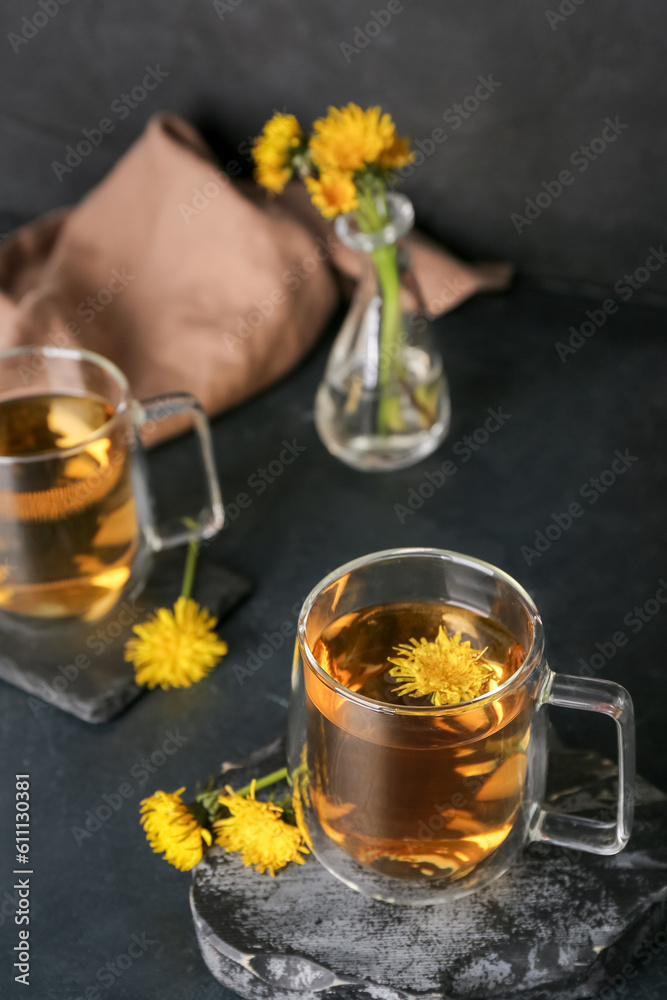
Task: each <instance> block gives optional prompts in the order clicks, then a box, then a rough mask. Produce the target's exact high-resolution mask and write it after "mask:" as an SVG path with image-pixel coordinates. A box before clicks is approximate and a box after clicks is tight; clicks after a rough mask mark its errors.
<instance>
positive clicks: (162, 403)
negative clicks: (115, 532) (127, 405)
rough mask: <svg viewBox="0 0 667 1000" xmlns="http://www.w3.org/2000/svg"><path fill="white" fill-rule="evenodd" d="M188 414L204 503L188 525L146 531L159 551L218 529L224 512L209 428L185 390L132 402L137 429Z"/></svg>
mask: <svg viewBox="0 0 667 1000" xmlns="http://www.w3.org/2000/svg"><path fill="white" fill-rule="evenodd" d="M181 414H191V416H192V418H193V423H194V430H195V432H196V434H197V437H198V438H199V447H200V450H201V457H202V462H203V465H204V473H205V478H206V489H207V493H208V505H207V506H206V507H204V509H203V510H201V511H200V513H199V517H198V520H197V521H196V523H194V524H193V525H192V527H189V526H185V525H184V523H183V521H179V522H178V525H177V526H176V525H174V526H172V527H169V526H165V527H162V528H160V529H158V530H155V529H153V530H150V534H149V541H150V544H151V548H152V549H153V550H154V551H156V552H160V551H161V550H162V549H173V548H174V547H175V546H177V545H183V544H185V543H186V542H190V541H193V540H194V539H202V538H212V537H213V535H216V534H217V533H218V531H220V529H221V528H222V526H223V524H224V520H225V511H224V507H223V505H222V497H221V496H220V484H219V483H218V475H217V472H216V468H215V459H214V457H213V446H212V444H211V430H210V428H209V423H208V418H207V417H206V414H205V413H204V410H203V408H202V405H201V403H200V402H199V400H198V399H196V398H195V396H193V395H192V394H191V393H189V392H168V393H165V394H164V395H162V396H152V397H151V398H150V399H142V400H141V401H137V400H135V401H134V403H133V417H134V423H135V425H136V426H137V428H138V429H141V428H142V427H145V426H146V424H149V423H157V422H158V421H160V420H166V419H167V418H169V417H176V416H180V415H181Z"/></svg>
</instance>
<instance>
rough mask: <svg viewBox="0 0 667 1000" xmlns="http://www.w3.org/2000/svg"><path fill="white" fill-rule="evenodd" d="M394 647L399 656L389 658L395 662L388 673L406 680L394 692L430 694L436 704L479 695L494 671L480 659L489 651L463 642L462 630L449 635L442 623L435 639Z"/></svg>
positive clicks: (414, 696)
mask: <svg viewBox="0 0 667 1000" xmlns="http://www.w3.org/2000/svg"><path fill="white" fill-rule="evenodd" d="M395 648H396V651H397V652H398V653H399V655H398V656H397V657H391V656H390V657H389V662H390V663H395V664H396V666H394V667H392V668H391V670H390V671H389V673H390V674H391V676H392V677H397V678H399V679H400V680H401V681H403V683H402V684H401V685H400V686H399V687H397V688H394V692H395V693H396V694H399V695H405V694H407V695H410V697H411V698H423V697H426V696H427V695H430V697H431V701H432V702H433V704H434V705H455V704H458V702H461V701H470V699H471V698H476V697H477V695H478V694H481V692H482V688H483V687H484V685H485V684H486V682H487V681H488V679H489V677H490V676H491V674H492V673H493V671H492V670H491V668H490V667H489V666H487V665H486V663H483V662H482V661H481V657H482V656H483V654H484V653H485V652H486V650H484V649H483V650H482V651H481V652H478V651H477V650H476V649H473V648H472V646H471V645H470V643H469V642H467V641H466V642H461V633H460V632H457V633H456V634H455V635H454V636H452V637H451V638H450V637H449V636H448V635H447V632H446V631H445V629H444V628H443V627H442V625H441V626H440V628H439V630H438V635H437V637H436V639H435V641H434V642H429V641H428V640H427V639H419V640H417V639H410V642H409V643H405V642H403V643H401V644H400V645H399V646H396V647H395Z"/></svg>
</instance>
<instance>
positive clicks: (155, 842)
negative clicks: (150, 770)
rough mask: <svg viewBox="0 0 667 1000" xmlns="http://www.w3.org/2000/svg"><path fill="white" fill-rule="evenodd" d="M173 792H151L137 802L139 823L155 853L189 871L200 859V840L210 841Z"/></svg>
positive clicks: (180, 792) (201, 847)
mask: <svg viewBox="0 0 667 1000" xmlns="http://www.w3.org/2000/svg"><path fill="white" fill-rule="evenodd" d="M184 791H185V788H179V789H178V791H177V792H154V794H153V795H151V796H149V797H148V798H147V799H143V800H142V802H141V813H142V817H141V823H142V826H143V828H144V830H145V831H146V839H147V840H148V843H149V844H150V845H151V847H152V848H153V850H154V851H155V853H156V854H162V853H163V852H164V859H165V861H168V862H169V864H170V865H174V867H175V868H178V870H179V871H181V872H187V871H190V869H191V868H194V866H195V865H196V864H199V862H200V861H201V859H202V854H203V850H204V848H203V843H204V842H205V843H206V844H208V845H210V844H211V840H212V838H211V834H210V832H209V830H207V829H206V828H205V827H203V826H201V825H200V824H199V823H198V822H197V819H196V817H195V815H194V813H193V812H192V810H191V807H189V806H187V805H186V804H185V803H184V802H183V800H182V799H181V795H182V794H183V792H184Z"/></svg>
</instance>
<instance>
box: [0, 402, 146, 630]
mask: <svg viewBox="0 0 667 1000" xmlns="http://www.w3.org/2000/svg"><path fill="white" fill-rule="evenodd" d="M112 416H113V409H112V407H111V406H109V404H108V403H106V402H105V401H103V400H102V399H99V398H97V397H95V396H92V395H91V396H76V395H65V394H51V395H39V396H37V395H36V396H27V397H26V396H23V397H20V398H16V399H9V400H3V401H2V402H0V609H2V610H4V611H11V612H14V613H17V614H21V615H29V616H39V617H46V618H62V617H67V616H83V617H86V618H94V617H99V615H100V614H102V613H104V611H106V610H107V608H109V607H111V606H113V604H114V603H115V601H116V599H117V597H118V596H119V595H120V593H121V591H122V588H123V586H124V584H125V583H126V581H127V580H128V577H129V575H130V569H131V565H132V561H133V558H134V554H135V550H136V546H137V540H138V526H137V518H136V513H135V504H134V499H133V493H132V481H131V472H130V456H129V453H128V449H127V442H126V441H123V440H122V432H121V431H120V430H118V429H115V430H114V428H113V425H112V426H111V429H110V430H109V432H108V435H107V436H102V437H94V435H95V432H96V431H98V430H100V428H102V427H103V426H104V424H106V423H107V421H109V419H110V418H111V417H112ZM88 439H90V440H88ZM31 457H34V460H32V461H31V460H30V459H31Z"/></svg>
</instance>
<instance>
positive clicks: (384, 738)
mask: <svg viewBox="0 0 667 1000" xmlns="http://www.w3.org/2000/svg"><path fill="white" fill-rule="evenodd" d="M403 602H420V603H421V602H423V603H424V604H443V603H445V604H447V605H454V606H456V607H458V608H461V609H467V611H470V612H474V613H476V614H477V615H480V616H482V617H483V618H485V619H491V623H495V625H497V626H500V627H502V629H504V630H506V631H507V632H509V633H510V634H511V636H513V637H514V638H515V639H516V641H517V642H518V643H519V644H520V647H521V649H522V655H521V659H520V665H519V666H518V668H517V669H516V671H515V672H514V673H513V674H511V676H509V677H508V678H507V680H505V681H504V682H503V683H501V684H500V685H499V686H498V687H497V688H495V689H494V690H492V691H489V693H486V694H481V695H479V696H478V697H476V698H473V699H472V700H471V701H467V702H461V703H459V704H456V705H444V706H437V707H436V706H432V705H427V706H424V705H421V706H415V705H410V704H400V705H396V704H388V703H382V702H378V701H374V700H371V699H370V698H367V697H365V696H363V695H361V694H359V693H355V692H353V691H351V690H349V689H348V688H346V687H344V686H342V685H341V684H339V683H337V681H336V680H334V679H333V677H332V676H330V674H329V673H328V672H327V671H326V670H324V669H323V668H322V666H321V665H320V663H318V661H317V659H316V657H315V655H314V652H313V650H314V649H315V648H316V645H317V642H318V639H319V638H320V636H321V635H322V633H323V632H324V630H325V629H327V627H328V626H330V625H331V624H332V623H333V622H339V623H340V621H341V619H342V618H343V616H346V615H351V616H352V615H353V613H354V612H358V611H360V610H361V609H365V608H370V607H377V606H385V605H392V604H397V603H403ZM338 642H339V643H341V642H342V643H343V644H344V642H345V633H344V631H340V632H338ZM547 705H560V706H564V707H568V708H578V709H586V710H588V711H592V712H600V713H602V714H604V715H608V716H611V718H613V719H614V720H615V722H616V725H617V730H618V762H619V797H618V808H617V815H616V818H615V819H614V820H613V821H610V822H606V821H603V820H595V819H591V818H587V817H579V816H573V815H569V814H568V815H566V814H560V813H554V812H547V811H545V810H544V809H543V807H542V805H543V799H544V788H545V779H546V769H547V745H546V729H547ZM288 756H289V766H290V770H291V772H292V775H293V780H294V781H295V783H296V784H298V786H299V788H300V790H301V797H302V800H303V804H304V816H305V821H306V824H307V826H308V830H309V832H310V835H311V838H312V841H313V847H314V853H315V855H316V856H317V858H318V859H319V860H320V862H321V863H322V864H323V865H324V867H325V868H327V869H328V870H329V871H330V872H331V873H332V874H333V875H335V876H336V877H337V878H339V879H340V880H341V881H343V882H345V883H346V884H347V885H349V886H350V887H351V888H353V889H357V890H358V891H359V892H362V893H364V894H365V895H368V896H372V897H374V898H376V899H382V900H386V901H387V902H396V903H409V904H428V903H439V902H444V901H446V900H451V899H456V898H458V897H460V896H464V895H467V894H468V893H470V892H473V891H475V890H477V889H480V888H482V887H483V886H485V885H488V884H489V883H490V882H492V881H493V880H494V879H496V878H498V876H500V875H502V874H503V872H505V871H506V870H507V869H508V868H509V866H510V865H511V864H512V863H513V861H514V860H515V858H516V857H517V856H518V854H519V853H520V852H521V850H522V848H523V847H524V846H525V845H526V844H528V843H529V842H531V841H535V840H538V841H548V842H550V843H552V844H558V845H562V846H566V847H571V848H577V849H580V850H583V851H589V852H592V853H594V854H615V853H617V852H618V851H620V850H622V849H623V847H624V846H625V844H626V843H627V840H628V837H629V835H630V828H631V824H632V816H633V789H634V721H633V710H632V701H631V699H630V696H629V695H628V693H627V691H625V690H624V689H623V688H622V687H619V685H618V684H614V683H612V682H611V681H604V680H589V679H582V678H579V677H571V676H566V675H563V674H555V673H554V672H553V671H552V670H550V668H549V666H548V664H547V661H546V659H545V655H544V634H543V627H542V621H541V619H540V616H539V613H538V611H537V608H536V607H535V605H534V604H533V601H532V600H531V598H530V597H529V595H528V594H527V593H526V592H525V590H523V588H522V587H521V586H520V585H519V584H518V583H516V581H514V580H513V579H512V578H511V577H510V576H508V575H507V574H506V573H503V572H502V570H499V569H496V568H495V567H493V566H490V565H488V564H487V563H484V562H481V561H480V560H477V559H473V558H470V557H467V556H463V555H458V554H456V553H454V552H446V551H440V550H437V549H394V550H388V551H385V552H378V553H375V554H373V555H369V556H366V557H364V558H362V559H357V560H355V561H354V562H350V563H348V564H347V565H345V566H342V567H341V568H340V569H338V570H336V571H335V572H333V573H331V574H329V576H327V577H325V579H324V580H322V581H321V583H319V584H318V585H317V586H316V587H315V589H314V590H313V591H312V592H311V594H310V595H309V597H308V598H307V599H306V601H305V603H304V605H303V608H302V610H301V615H300V618H299V625H298V645H297V649H296V650H295V662H294V669H293V676H292V701H291V705H290V722H289V744H288Z"/></svg>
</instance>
